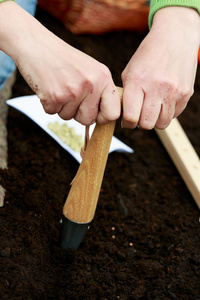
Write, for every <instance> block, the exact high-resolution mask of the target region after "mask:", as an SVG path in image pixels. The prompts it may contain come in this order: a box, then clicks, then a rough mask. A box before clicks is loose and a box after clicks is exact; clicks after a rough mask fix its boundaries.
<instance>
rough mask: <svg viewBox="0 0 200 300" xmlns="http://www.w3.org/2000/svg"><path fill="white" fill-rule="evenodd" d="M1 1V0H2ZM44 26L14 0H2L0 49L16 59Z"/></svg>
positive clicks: (0, 8) (0, 9)
mask: <svg viewBox="0 0 200 300" xmlns="http://www.w3.org/2000/svg"><path fill="white" fill-rule="evenodd" d="M0 1H1V0H0ZM37 30H38V31H42V30H44V29H43V26H42V25H41V24H40V23H39V22H38V21H37V20H36V19H35V18H34V17H33V16H32V15H31V14H30V13H28V12H27V11H25V10H24V9H23V8H21V7H20V6H19V5H17V4H16V3H15V2H14V1H10V0H8V1H3V2H0V50H2V51H3V52H5V53H6V54H7V55H9V56H10V57H12V59H13V60H14V61H16V60H17V58H18V56H19V55H21V53H22V52H23V50H24V49H25V47H26V45H27V44H28V40H29V39H31V38H32V35H37V34H36V32H37Z"/></svg>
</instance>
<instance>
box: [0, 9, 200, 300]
mask: <svg viewBox="0 0 200 300" xmlns="http://www.w3.org/2000/svg"><path fill="white" fill-rule="evenodd" d="M36 16H37V18H38V19H39V20H40V21H41V22H42V23H43V24H44V25H45V26H47V27H48V28H49V29H50V30H52V31H53V32H55V33H56V34H57V35H58V36H60V37H61V38H62V39H64V40H66V41H67V42H69V43H70V44H71V45H73V46H75V47H77V48H79V49H81V50H83V51H84V52H86V53H88V54H90V55H91V56H93V57H95V58H96V59H98V60H100V61H101V62H103V63H105V64H106V65H107V66H108V67H109V68H110V69H111V72H112V74H113V77H114V80H115V83H116V84H117V85H121V79H120V74H121V71H122V70H123V68H124V67H125V65H126V63H127V62H128V60H129V58H130V57H131V55H132V53H133V52H134V51H135V50H136V49H137V46H138V45H139V43H140V42H141V41H142V39H143V37H144V35H141V34H138V33H133V32H112V33H108V34H105V35H100V36H90V35H84V36H74V35H73V34H71V33H69V32H67V31H66V30H65V28H64V26H63V25H62V24H61V23H60V22H59V21H57V20H55V19H54V18H53V17H51V16H50V15H48V14H47V13H45V12H43V11H42V10H40V9H38V10H37V15H36ZM188 59H189V58H188ZM28 94H32V91H31V90H30V88H29V87H28V86H27V84H26V83H25V82H24V80H23V79H22V78H21V76H20V75H19V74H18V77H17V82H16V84H15V85H14V89H13V97H16V96H22V95H28ZM199 99H200V73H199V70H198V74H197V80H196V85H195V93H194V96H193V97H192V99H191V101H190V102H189V105H188V107H187V109H186V110H185V111H184V113H183V114H182V115H181V116H180V118H179V120H180V122H181V124H182V126H183V128H184V130H185V132H186V133H187V135H188V137H189V138H190V140H191V142H192V144H193V146H194V148H195V150H196V151H197V153H198V155H200V117H199V116H200V101H199ZM115 136H117V137H118V138H119V139H121V140H122V141H123V142H124V143H126V144H128V145H129V146H130V147H132V148H134V150H135V153H134V154H119V153H113V154H110V155H109V159H108V163H107V167H106V171H105V176H104V180H103V184H102V189H101V193H100V197H99V201H98V207H97V210H96V214H95V218H94V220H93V222H92V225H91V228H90V230H89V231H88V232H87V234H86V236H85V238H84V240H83V242H82V244H81V246H80V248H79V249H78V250H77V251H75V250H61V249H60V248H59V244H58V240H59V233H60V219H61V216H62V208H63V205H64V201H65V199H66V197H67V194H68V192H69V188H70V182H71V181H72V179H73V177H74V175H75V174H76V171H77V169H78V166H79V165H78V163H77V162H76V161H75V160H74V159H73V158H72V157H71V156H70V155H69V154H68V153H67V152H66V151H65V150H63V149H62V148H61V147H60V146H59V145H58V144H57V143H56V142H55V141H54V140H53V139H51V137H50V136H48V135H47V134H46V133H45V132H44V131H42V130H41V129H40V128H39V127H38V126H37V125H36V124H35V123H33V122H32V121H31V120H30V119H28V118H27V117H26V116H24V115H23V114H21V113H20V112H18V111H16V110H14V109H12V108H10V111H9V118H8V142H9V169H8V170H7V171H3V172H2V171H1V173H0V175H1V176H2V177H3V185H4V187H5V188H6V189H7V194H6V200H5V206H4V207H3V208H1V209H0V299H9V300H10V299H11V300H12V299H13V300H14V299H23V300H25V299H30V300H32V299H33V300H36V299H87V300H90V299H92V300H93V299H98V300H101V299H102V300H103V299H108V300H110V299H111V300H112V299H120V300H122V299H123V300H126V299H154V300H160V299H165V300H167V299H179V300H180V299H181V300H185V299H191V300H193V299H198V300H199V299H200V284H199V278H200V251H199V244H200V233H199V227H200V226H199V225H200V223H199V209H198V207H197V205H196V204H195V201H194V199H193V198H192V196H191V194H190V193H189V191H188V190H187V187H186V186H185V183H184V182H183V180H182V179H181V177H180V175H179V173H178V171H177V170H176V168H175V166H174V165H173V163H172V161H171V159H170V158H169V156H168V154H167V152H166V151H165V149H164V147H163V146H162V143H161V142H160V140H159V138H158V137H157V135H156V133H155V131H154V130H152V131H143V130H140V129H136V130H133V131H131V130H122V129H121V128H120V121H119V122H118V123H117V126H116V130H115Z"/></svg>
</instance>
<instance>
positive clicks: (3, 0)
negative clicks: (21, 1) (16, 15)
mask: <svg viewBox="0 0 200 300" xmlns="http://www.w3.org/2000/svg"><path fill="white" fill-rule="evenodd" d="M6 1H10V0H0V3H1V2H6ZM12 1H14V2H15V0H12Z"/></svg>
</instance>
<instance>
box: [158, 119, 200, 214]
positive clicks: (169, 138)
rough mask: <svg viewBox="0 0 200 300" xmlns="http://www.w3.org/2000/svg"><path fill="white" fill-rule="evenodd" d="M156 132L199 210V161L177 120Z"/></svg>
mask: <svg viewBox="0 0 200 300" xmlns="http://www.w3.org/2000/svg"><path fill="white" fill-rule="evenodd" d="M156 132H157V134H158V136H159V138H160V140H161V141H162V143H163V145H164V146H165V148H166V150H167V151H168V153H169V155H170V157H171V159H172V161H173V162H174V164H175V166H176V167H177V169H178V171H179V173H180V175H181V176H182V178H183V180H184V181H185V184H186V185H187V187H188V189H189V191H190V193H191V194H192V196H193V198H194V200H195V202H196V204H197V205H198V207H199V208H200V160H199V157H198V155H197V153H196V152H195V150H194V148H193V146H192V144H191V143H190V141H189V139H188V137H187V135H186V134H185V132H184V130H183V128H182V127H181V125H180V123H179V121H178V119H176V118H175V119H173V120H172V122H171V123H170V125H169V126H168V127H167V128H166V129H165V130H158V129H156Z"/></svg>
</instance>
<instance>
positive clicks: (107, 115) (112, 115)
mask: <svg viewBox="0 0 200 300" xmlns="http://www.w3.org/2000/svg"><path fill="white" fill-rule="evenodd" d="M120 113H121V103H120V96H119V93H118V91H117V88H116V86H115V85H110V86H107V87H106V88H105V89H104V91H103V92H102V94H101V101H100V105H99V112H98V116H97V123H99V124H105V123H108V122H109V121H114V120H117V119H118V118H119V117H120Z"/></svg>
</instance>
